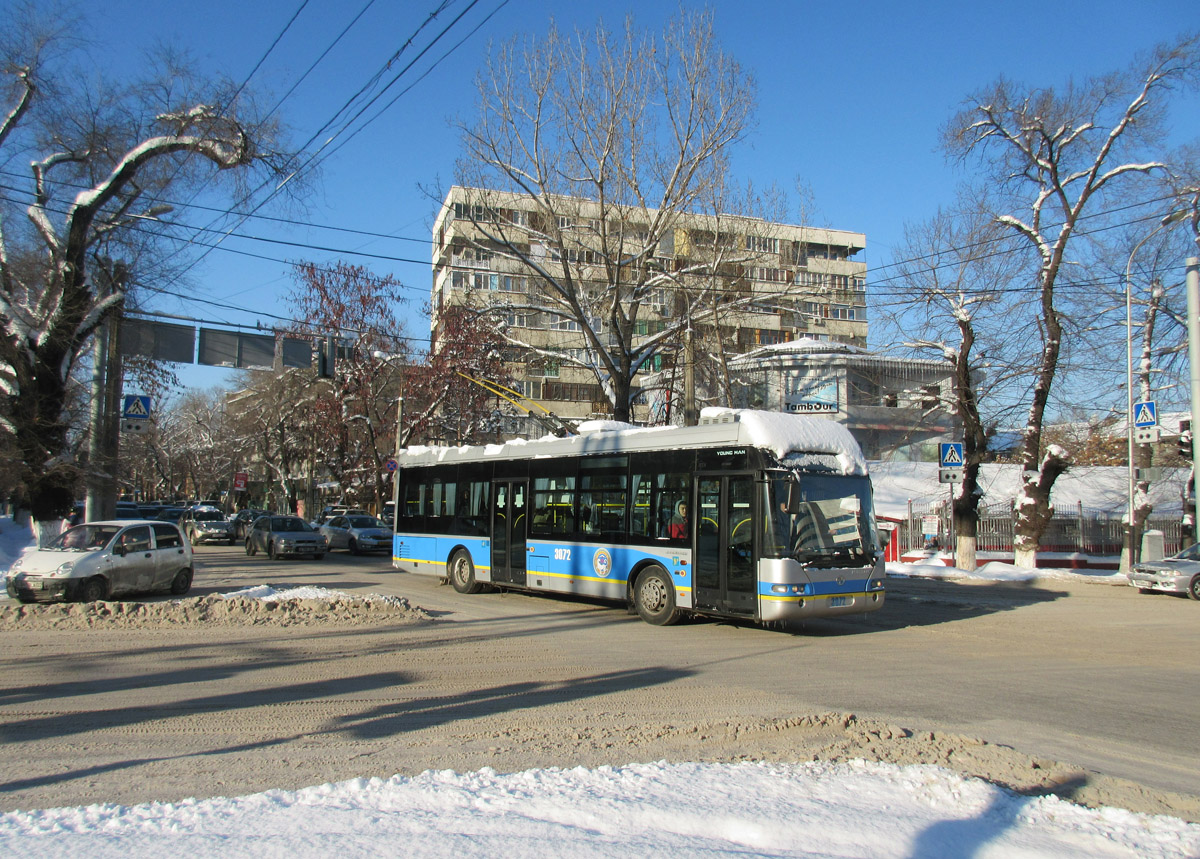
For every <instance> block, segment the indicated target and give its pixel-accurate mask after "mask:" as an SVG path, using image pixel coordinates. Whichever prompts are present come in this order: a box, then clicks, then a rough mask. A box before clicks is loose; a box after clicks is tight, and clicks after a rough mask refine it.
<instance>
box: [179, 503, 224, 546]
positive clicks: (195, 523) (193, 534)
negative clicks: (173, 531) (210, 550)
mask: <svg viewBox="0 0 1200 859" xmlns="http://www.w3.org/2000/svg"><path fill="white" fill-rule="evenodd" d="M179 526H180V527H181V528H183V533H184V534H186V535H187V538H188V539H189V540H191V542H192V545H193V546H199V545H200V544H201V543H227V544H229V545H230V546H232V545H233V543H234V538H233V525H232V524H231V523H230V522H229V520H228V519H226V518H225V514H224V513H222V512H221V511H220V510H218V509H217V508H216V507H191V508H189V509H187V510H185V511H184V513H183V515H182V516H181V517H180V518H179Z"/></svg>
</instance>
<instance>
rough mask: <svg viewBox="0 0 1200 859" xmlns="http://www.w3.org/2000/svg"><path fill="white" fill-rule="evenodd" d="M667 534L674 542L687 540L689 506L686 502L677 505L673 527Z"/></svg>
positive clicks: (671, 526) (672, 520)
mask: <svg viewBox="0 0 1200 859" xmlns="http://www.w3.org/2000/svg"><path fill="white" fill-rule="evenodd" d="M667 534H668V536H670V538H671V539H672V540H685V539H687V535H688V506H687V502H686V501H680V502H679V503H678V504H676V505H675V515H674V516H672V517H671V525H670V527H669V528H668V529H667Z"/></svg>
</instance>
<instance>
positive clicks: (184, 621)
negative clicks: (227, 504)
mask: <svg viewBox="0 0 1200 859" xmlns="http://www.w3.org/2000/svg"><path fill="white" fill-rule="evenodd" d="M260 590H261V591H263V592H264V594H263V595H261V596H249V595H247V593H246V592H245V591H236V592H234V593H230V594H210V595H209V596H203V597H189V598H187V599H181V600H169V601H164V602H145V603H142V602H133V601H122V602H96V603H72V604H68V603H50V604H41V605H18V604H13V603H12V602H11V601H9V602H8V604H7V605H0V630H41V629H98V628H106V629H107V628H118V629H129V628H137V629H151V628H178V627H184V626H267V625H270V626H327V625H342V626H346V625H350V626H365V625H374V624H413V623H425V622H428V621H430V620H431V618H430V616H429V614H428V613H427V612H426V611H425V610H424V609H422V608H419V607H417V606H414V605H411V604H410V603H409V601H408V600H407V599H405V598H404V597H389V596H383V595H379V594H372V595H369V596H361V597H360V596H351V595H350V594H345V593H341V592H339V591H330V590H326V589H325V588H293V589H291V590H282V591H276V590H275V589H274V588H271V587H270V586H269V585H267V586H263V587H261V588H247V589H246V591H249V592H255V591H260ZM306 591H312V592H314V593H313V594H311V595H306V596H301V595H299V594H302V593H304V592H306ZM268 592H269V593H268ZM317 592H319V593H317Z"/></svg>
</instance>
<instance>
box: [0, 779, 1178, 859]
mask: <svg viewBox="0 0 1200 859" xmlns="http://www.w3.org/2000/svg"><path fill="white" fill-rule="evenodd" d="M335 852H336V853H337V854H339V855H342V856H382V855H403V856H409V857H425V856H428V857H443V856H455V857H457V859H466V857H475V856H478V857H488V859H491V857H495V856H504V857H537V859H542V857H545V856H555V857H583V856H587V857H593V856H612V857H627V856H631V855H643V856H650V855H652V856H664V855H665V856H718V855H754V856H830V857H832V856H837V857H855V856H861V857H891V856H895V857H901V856H903V857H909V856H913V857H940V856H971V857H975V859H987V857H997V859H998V857H1010V856H1014V855H1020V856H1046V857H1089V859H1096V857H1143V859H1145V857H1151V859H1176V857H1179V859H1182V857H1189V856H1196V855H1197V854H1198V853H1200V825H1196V824H1189V823H1185V822H1183V821H1180V820H1177V819H1174V818H1169V817H1151V816H1147V815H1141V814H1134V813H1132V812H1128V811H1122V810H1118V809H1111V808H1105V809H1100V810H1090V809H1085V808H1081V807H1079V806H1075V805H1071V804H1070V803H1067V802H1065V801H1063V800H1060V799H1057V798H1054V797H1022V796H1017V795H1015V794H1012V793H1009V792H1007V791H1005V790H1002V789H1000V788H997V787H994V786H992V785H989V784H987V783H985V782H982V781H979V780H977V779H969V778H964V777H961V776H959V775H957V774H954V773H951V772H949V771H947V770H943V769H940V768H938V767H933V766H906V767H898V766H895V765H891V764H876V763H864V762H861V761H855V762H852V763H849V764H836V765H834V764H825V763H809V764H794V765H786V764H765V763H740V764H699V763H685V764H666V763H657V764H636V765H630V766H625V767H600V768H599V769H595V770H586V769H582V768H576V769H570V770H558V769H545V770H529V771H527V772H522V773H515V774H511V775H499V774H497V773H496V772H494V771H493V770H490V769H484V770H480V771H479V772H474V773H466V774H457V773H454V772H450V771H442V772H433V771H429V772H425V773H422V774H421V775H419V776H416V777H414V778H405V777H402V776H393V777H392V778H390V779H387V780H386V781H385V780H381V779H356V780H353V781H347V782H341V783H338V784H325V785H321V786H319V787H311V788H305V789H303V790H298V791H283V790H271V791H267V792H265V793H260V794H254V795H251V796H245V797H240V798H237V799H223V798H218V799H207V800H193V799H189V800H184V801H183V802H178V803H149V804H146V805H139V806H133V807H123V806H114V805H92V806H87V807H83V808H63V809H53V810H49V811H33V812H13V813H9V814H4V815H0V853H5V854H7V855H38V856H40V857H56V856H62V857H83V856H87V857H89V859H102V857H110V856H111V857H121V859H132V857H140V856H155V857H157V856H163V855H167V856H172V855H187V856H188V857H189V859H202V857H229V856H281V857H283V856H286V857H289V859H305V857H323V856H328V855H330V854H332V853H335Z"/></svg>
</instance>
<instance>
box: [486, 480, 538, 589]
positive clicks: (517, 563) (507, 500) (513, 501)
mask: <svg viewBox="0 0 1200 859" xmlns="http://www.w3.org/2000/svg"><path fill="white" fill-rule="evenodd" d="M528 495H529V483H528V481H525V480H495V481H493V482H492V498H493V499H495V503H494V505H493V506H492V581H493V582H500V583H503V584H510V585H523V584H525V550H526V546H525V542H526V541H525V532H526V528H527V527H528V518H527V517H526V515H525V512H526V510H525V507H526V504H527V500H526V499H527V498H528Z"/></svg>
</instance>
